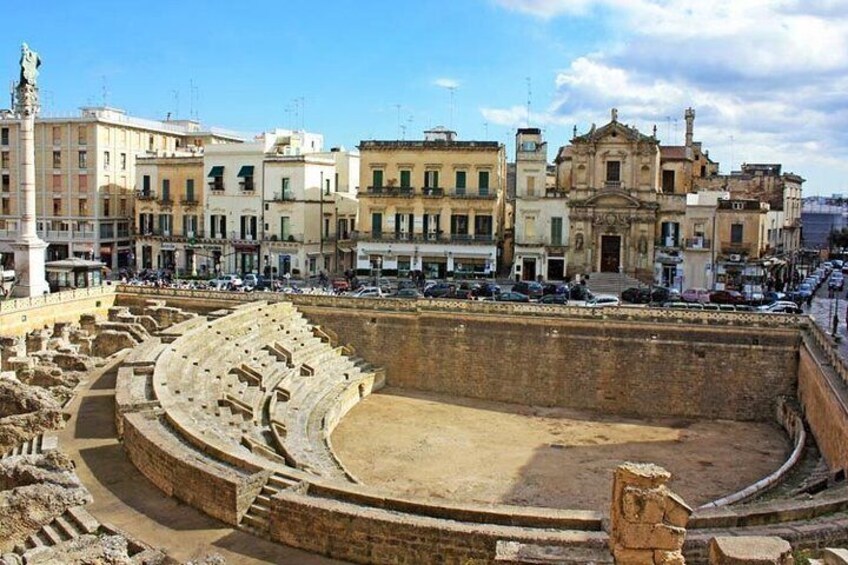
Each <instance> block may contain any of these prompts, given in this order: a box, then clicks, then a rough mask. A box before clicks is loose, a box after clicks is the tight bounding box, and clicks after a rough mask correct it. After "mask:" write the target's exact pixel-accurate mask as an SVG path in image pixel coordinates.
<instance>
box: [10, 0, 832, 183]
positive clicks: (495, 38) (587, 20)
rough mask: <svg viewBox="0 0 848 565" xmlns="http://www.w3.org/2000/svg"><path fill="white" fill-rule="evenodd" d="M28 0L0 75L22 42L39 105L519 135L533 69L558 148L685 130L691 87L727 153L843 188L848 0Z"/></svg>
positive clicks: (391, 132) (537, 114)
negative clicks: (32, 59)
mask: <svg viewBox="0 0 848 565" xmlns="http://www.w3.org/2000/svg"><path fill="white" fill-rule="evenodd" d="M21 4H23V3H10V5H8V6H4V13H3V18H4V20H5V21H6V22H7V25H6V26H4V27H5V29H6V31H7V33H5V34H3V35H2V37H0V77H2V78H5V79H6V80H7V81H11V80H13V79H15V78H16V76H17V64H18V57H19V48H20V43H21V42H22V41H26V42H28V43H29V44H30V46H31V47H32V48H33V49H35V50H36V51H38V52H39V53H40V55H41V57H42V59H43V61H44V64H43V66H42V69H41V71H42V74H41V76H40V85H41V90H42V104H43V113H44V114H45V115H49V114H53V115H70V114H74V113H76V109H77V108H78V107H79V106H83V105H89V104H92V105H98V104H101V103H103V101H104V99H105V101H106V103H108V104H109V105H113V106H117V107H120V108H124V109H126V110H127V111H128V112H130V113H132V114H133V115H137V116H140V117H146V118H164V117H165V115H166V114H167V113H168V112H170V113H171V115H172V116H175V117H180V118H187V117H190V115H191V116H194V115H196V116H197V117H199V118H200V120H201V121H203V122H204V123H206V124H210V125H214V126H219V127H226V128H230V129H235V130H239V131H245V132H249V133H256V132H259V131H261V130H263V129H269V128H273V127H292V126H294V127H300V125H301V124H303V125H304V126H305V127H306V129H309V130H312V131H318V132H321V133H323V134H324V136H325V140H326V142H327V144H328V145H345V146H347V147H352V146H354V145H356V143H357V142H358V141H359V140H360V139H366V138H390V139H391V138H397V137H399V136H401V135H404V136H405V137H406V138H407V139H409V138H420V137H421V132H422V131H423V130H424V129H426V128H428V127H431V126H434V125H447V126H452V127H453V128H454V129H456V130H457V131H458V133H459V136H460V138H462V139H475V138H476V139H481V138H486V139H494V140H499V141H504V142H509V143H510V146H511V140H512V138H513V135H514V130H515V127H518V126H524V125H526V123H527V107H526V102H527V97H528V80H527V79H528V78H529V80H530V90H531V92H532V95H531V101H532V103H531V120H530V122H531V125H534V126H539V127H542V128H544V130H545V133H546V137H547V139H548V141H549V147H550V148H551V149H550V153H549V158H550V159H553V157H554V155H555V150H556V148H557V147H559V146H560V145H563V144H565V143H566V142H567V140H568V139H569V138H570V136H571V132H572V127H573V126H574V125H576V126H577V127H578V129H579V130H580V131H585V130H586V129H588V128H589V127H590V126H591V124H592V123H593V122H594V123H597V124H599V125H600V124H602V123H605V122H606V121H607V120H608V119H609V109H610V108H611V107H613V106H615V107H618V108H619V119H620V120H621V121H624V122H627V123H630V124H632V125H635V126H637V127H639V128H640V129H642V130H643V131H645V132H650V129H651V128H652V126H653V125H654V124H656V125H657V129H658V135H659V137H660V139H661V140H662V141H663V142H664V143H666V144H679V143H681V142H682V138H683V119H682V118H683V111H684V109H685V108H686V107H687V106H693V107H695V109H696V112H697V118H696V122H695V138H696V139H698V140H701V141H703V142H704V146H705V148H707V149H709V150H710V155H711V156H712V157H713V158H714V159H716V160H719V161H720V162H721V164H722V170H723V172H726V171H728V170H729V169H730V165H731V162H732V164H733V165H734V167H735V168H738V166H739V164H740V163H741V162H743V161H747V162H781V163H783V164H784V166H785V170H791V171H794V172H797V173H799V174H801V175H802V176H804V177H805V178H807V179H808V182H807V184H806V186H805V193H806V194H819V193H820V194H829V193H832V192H841V191H846V192H848V190H846V188H848V186H846V182H845V181H844V179H845V178H846V172H848V165H847V164H846V163H848V135H847V134H846V131H848V130H846V126H848V103H846V100H848V1H846V0H712V1H711V2H703V0H698V1H696V0H452V1H449V0H418V1H416V2H397V1H388V0H374V1H371V0H363V1H360V2H349V1H342V0H339V1H325V2H320V3H319V2H285V1H280V0H277V1H275V2H256V1H248V2H241V3H234V2H231V1H222V0H221V1H219V0H209V1H185V0H184V1H181V2H155V1H152V2H146V3H135V2H134V3H129V2H114V1H109V2H107V1H86V0H80V1H79V2H66V1H55V2H46V1H43V2H37V1H35V2H32V3H30V4H29V5H28V6H27V7H24V6H22V5H21ZM27 20H31V21H32V23H31V24H27V23H26V22H27ZM8 22H14V26H12V25H9V24H8ZM7 83H8V82H7ZM192 85H193V87H194V88H192ZM451 86H455V89H453V104H451V92H450V91H451V89H450V88H448V87H451ZM104 91H105V94H104ZM398 105H400V109H398ZM451 108H453V112H451ZM451 115H452V117H451ZM399 126H401V127H399ZM404 129H405V133H403V130H404ZM510 151H511V147H510Z"/></svg>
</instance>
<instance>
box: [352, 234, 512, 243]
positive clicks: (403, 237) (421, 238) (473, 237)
mask: <svg viewBox="0 0 848 565" xmlns="http://www.w3.org/2000/svg"><path fill="white" fill-rule="evenodd" d="M350 235H351V239H352V240H353V241H398V242H414V243H469V244H473V243H494V242H495V237H494V236H493V235H492V234H446V233H440V234H435V233H426V234H425V233H409V232H351V234H350Z"/></svg>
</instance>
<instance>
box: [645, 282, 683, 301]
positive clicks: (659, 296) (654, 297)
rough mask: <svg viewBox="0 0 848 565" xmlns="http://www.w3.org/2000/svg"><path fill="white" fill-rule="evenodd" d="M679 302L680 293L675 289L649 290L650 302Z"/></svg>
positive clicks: (655, 288)
mask: <svg viewBox="0 0 848 565" xmlns="http://www.w3.org/2000/svg"><path fill="white" fill-rule="evenodd" d="M679 300H680V291H679V290H677V289H676V288H666V287H664V286H655V287H653V289H651V302H659V303H663V302H676V301H679Z"/></svg>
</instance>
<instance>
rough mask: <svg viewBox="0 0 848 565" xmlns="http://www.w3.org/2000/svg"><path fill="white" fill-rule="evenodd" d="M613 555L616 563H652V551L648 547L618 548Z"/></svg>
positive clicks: (625, 564)
mask: <svg viewBox="0 0 848 565" xmlns="http://www.w3.org/2000/svg"><path fill="white" fill-rule="evenodd" d="M613 557H614V558H615V562H616V565H654V552H653V551H652V550H650V549H624V548H619V549H616V550H615V551H614V552H613Z"/></svg>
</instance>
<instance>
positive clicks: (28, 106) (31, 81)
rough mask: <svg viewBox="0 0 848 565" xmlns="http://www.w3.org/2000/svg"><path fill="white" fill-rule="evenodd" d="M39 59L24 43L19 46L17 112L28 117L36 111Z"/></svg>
mask: <svg viewBox="0 0 848 565" xmlns="http://www.w3.org/2000/svg"><path fill="white" fill-rule="evenodd" d="M40 66H41V58H40V57H39V56H38V53H36V52H35V51H33V50H32V49H30V48H29V46H28V45H27V44H26V43H24V44H23V45H21V79H20V81H18V86H17V105H18V112H19V113H21V114H23V115H29V114H30V113H35V112H37V111H38V85H37V84H36V81H37V79H38V67H40Z"/></svg>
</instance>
